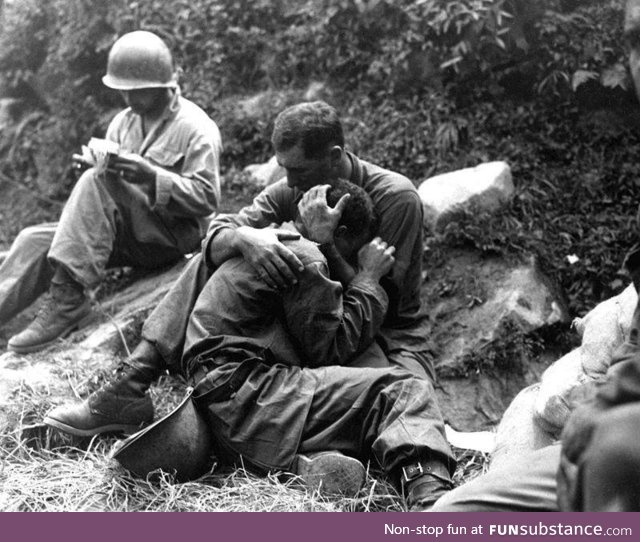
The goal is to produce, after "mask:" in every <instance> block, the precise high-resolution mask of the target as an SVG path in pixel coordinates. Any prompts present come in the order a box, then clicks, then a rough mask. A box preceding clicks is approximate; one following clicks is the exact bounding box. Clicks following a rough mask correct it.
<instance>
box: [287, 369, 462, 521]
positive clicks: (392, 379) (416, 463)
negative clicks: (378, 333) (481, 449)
mask: <svg viewBox="0 0 640 542" xmlns="http://www.w3.org/2000/svg"><path fill="white" fill-rule="evenodd" d="M313 374H314V375H315V379H316V385H315V390H314V395H313V401H312V403H311V406H310V409H309V413H308V415H307V420H306V423H305V426H304V432H303V435H302V440H301V444H300V448H299V452H300V453H302V454H308V453H313V452H320V451H323V450H337V451H339V452H342V453H344V454H347V455H351V456H355V457H357V458H359V459H362V460H366V459H368V458H369V457H370V456H373V457H374V458H375V459H376V460H377V462H378V463H379V464H380V466H381V467H382V469H383V470H384V471H385V473H386V474H387V475H388V476H390V478H391V480H392V481H393V482H394V483H396V484H397V485H398V486H399V487H400V489H401V490H402V491H403V493H404V495H405V498H406V500H407V505H408V507H409V508H416V509H421V508H425V507H427V506H429V505H430V504H431V503H432V502H433V501H435V500H436V498H437V497H439V496H440V495H441V494H442V493H444V492H446V491H448V490H449V489H450V488H451V474H452V473H453V470H454V468H455V459H454V457H453V454H452V452H451V449H450V447H449V444H448V443H447V441H446V438H445V434H444V424H443V422H442V417H441V415H440V411H439V409H438V406H437V404H436V402H435V394H434V390H433V386H432V385H431V383H430V382H429V381H428V380H427V379H424V378H416V377H414V376H412V375H410V374H409V373H407V372H406V371H402V370H399V369H391V370H389V369H357V368H355V369H354V368H348V367H327V368H321V369H314V370H313Z"/></svg>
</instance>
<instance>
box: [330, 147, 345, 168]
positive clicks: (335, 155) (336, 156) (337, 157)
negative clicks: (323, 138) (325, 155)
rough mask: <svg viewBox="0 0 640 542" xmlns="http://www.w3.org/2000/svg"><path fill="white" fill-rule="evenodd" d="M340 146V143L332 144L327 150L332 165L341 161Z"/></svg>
mask: <svg viewBox="0 0 640 542" xmlns="http://www.w3.org/2000/svg"><path fill="white" fill-rule="evenodd" d="M343 152H344V151H343V150H342V147H341V146H340V145H334V146H333V147H331V149H330V150H329V159H330V160H331V165H332V166H333V167H337V166H338V165H339V164H340V162H341V161H342V153H343Z"/></svg>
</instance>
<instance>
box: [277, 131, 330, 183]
mask: <svg viewBox="0 0 640 542" xmlns="http://www.w3.org/2000/svg"><path fill="white" fill-rule="evenodd" d="M276 159H277V160H278V164H280V166H282V167H283V168H284V169H285V170H286V172H287V185H288V186H289V187H290V188H298V189H299V190H302V191H303V192H306V191H307V190H309V188H311V187H313V186H317V185H319V184H327V183H329V182H330V179H332V178H333V164H332V161H331V155H330V152H327V153H326V154H325V155H323V156H319V157H317V158H307V157H306V156H305V153H304V150H303V148H302V145H301V144H300V143H298V144H297V145H296V146H295V147H291V148H290V149H288V150H286V151H282V150H278V149H276Z"/></svg>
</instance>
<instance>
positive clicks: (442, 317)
mask: <svg viewBox="0 0 640 542" xmlns="http://www.w3.org/2000/svg"><path fill="white" fill-rule="evenodd" d="M426 267H427V269H426V270H427V280H426V281H425V283H424V285H423V290H422V296H423V301H424V303H425V306H426V307H427V308H428V311H429V314H430V317H431V333H430V337H431V340H432V342H433V344H434V345H435V346H436V349H437V352H436V369H437V372H438V376H439V382H440V386H441V389H440V390H439V391H438V394H439V399H440V405H441V408H442V410H443V413H444V415H445V419H447V421H448V422H449V423H450V424H451V425H452V426H453V427H454V428H456V429H458V430H466V431H468V430H475V429H479V428H483V427H490V426H493V425H495V424H496V423H498V421H499V420H500V418H501V416H502V413H503V412H504V410H505V409H506V407H507V405H508V404H509V402H510V400H511V399H512V398H513V397H514V396H515V395H516V394H517V393H518V392H519V391H520V390H521V389H522V388H523V387H524V386H527V385H529V384H532V383H533V382H536V381H538V380H539V378H540V375H541V374H542V372H543V371H544V369H545V368H546V364H547V363H548V362H547V361H546V360H537V359H531V352H530V351H528V350H527V348H528V347H527V342H526V339H525V337H526V336H527V334H530V333H531V332H533V331H537V330H540V329H543V328H545V327H548V326H552V325H556V324H559V323H568V321H569V315H568V310H567V308H566V303H565V301H564V298H563V296H562V294H561V292H560V291H559V290H558V289H557V288H556V286H555V285H554V284H553V282H552V281H551V280H550V279H549V278H548V277H546V276H545V275H544V274H543V273H542V272H541V270H540V269H539V267H538V265H537V264H536V261H535V260H534V259H530V260H528V261H523V262H509V261H506V260H504V259H503V258H500V257H487V256H486V255H482V254H481V253H480V252H477V251H471V250H463V249H457V250H451V251H449V252H447V253H446V254H444V255H443V257H442V259H441V260H440V262H439V263H435V262H434V263H431V264H428V265H427V266H426Z"/></svg>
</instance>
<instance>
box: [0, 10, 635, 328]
mask: <svg viewBox="0 0 640 542" xmlns="http://www.w3.org/2000/svg"><path fill="white" fill-rule="evenodd" d="M622 8H623V2H622V0H606V1H603V0H599V1H598V0H592V1H589V0H537V1H536V2H528V1H526V0H453V1H449V0H447V1H445V0H393V1H392V0H301V1H298V2H288V1H285V0H173V1H170V2H166V1H161V0H138V1H129V0H112V1H110V2H102V1H100V0H4V2H3V4H2V12H1V25H2V26H1V28H0V96H4V97H10V98H11V97H12V98H18V99H20V100H21V102H20V110H21V111H22V112H23V114H22V115H21V116H20V117H19V122H17V123H15V124H9V125H8V126H6V127H5V128H4V129H3V130H2V133H0V190H2V194H3V198H2V200H1V201H0V244H2V245H4V246H8V244H9V243H10V242H11V240H12V239H13V237H14V236H15V235H16V233H17V232H18V231H19V229H20V228H22V227H24V226H26V225H28V224H31V223H36V222H40V221H43V220H53V219H55V218H56V217H57V215H58V213H59V212H60V208H61V204H62V203H63V202H64V200H65V198H66V196H67V195H68V193H69V190H70V189H71V187H72V185H73V182H74V180H75V177H74V174H73V171H72V169H71V164H70V160H69V157H70V155H71V154H72V153H73V152H76V151H77V150H78V149H79V146H80V145H81V144H82V143H84V142H85V141H86V140H87V139H88V138H89V137H90V136H100V135H103V134H104V130H105V128H106V125H107V123H108V121H109V119H110V118H111V116H112V115H113V113H114V111H115V110H116V109H118V108H119V107H121V102H120V101H119V96H118V95H117V94H116V93H114V92H112V91H110V90H109V89H107V88H105V87H104V86H103V85H102V83H101V80H100V79H101V76H102V75H103V73H104V69H105V64H106V58H107V53H108V51H109V48H110V46H111V45H112V43H113V42H114V41H115V39H116V38H117V36H118V35H121V34H122V33H124V32H127V31H130V30H134V29H138V28H143V29H148V30H152V31H154V32H156V33H158V34H159V35H161V36H162V37H163V38H164V39H166V41H167V42H168V43H169V44H170V46H171V48H172V50H173V51H174V53H175V57H176V61H177V63H178V65H179V66H180V67H181V69H182V71H183V75H182V79H181V81H182V88H183V92H184V94H185V95H186V96H188V97H189V98H191V99H192V100H194V101H195V102H197V103H199V104H200V105H201V106H203V108H204V109H205V110H206V111H207V112H208V113H209V114H210V115H211V116H212V117H213V118H214V119H215V120H216V121H217V123H218V124H219V126H220V128H221V130H222V134H223V138H224V142H225V153H224V157H223V174H225V180H226V186H227V189H228V190H231V191H233V190H234V189H235V190H236V191H238V190H240V191H241V190H242V186H241V183H240V182H238V171H240V170H241V169H242V168H243V167H244V166H245V165H247V164H249V163H254V162H259V161H263V160H266V159H267V158H268V157H269V156H270V153H271V149H270V145H269V134H270V125H271V122H272V119H273V117H274V116H275V115H276V114H277V112H278V111H279V110H280V109H282V108H283V107H284V106H286V105H288V104H289V103H291V102H293V101H297V100H299V99H300V98H301V96H302V93H303V91H304V89H306V88H308V86H309V84H310V83H321V84H322V88H323V89H325V94H326V95H327V99H328V101H330V102H332V103H333V104H334V105H336V106H337V107H338V108H339V110H340V112H341V114H342V115H343V118H344V120H345V125H346V128H347V138H348V143H349V146H350V147H351V148H352V149H353V150H355V151H356V152H357V153H358V154H359V155H361V156H362V157H364V158H367V159H371V160H373V161H375V162H376V163H379V164H382V165H384V166H387V167H389V168H392V169H394V170H397V171H400V172H403V173H405V174H406V175H408V176H409V177H410V178H412V179H413V180H414V181H415V182H416V184H417V183H419V182H420V181H422V180H424V179H425V178H427V177H429V176H430V175H432V174H436V173H440V172H445V171H450V170H453V169H456V168H460V167H464V166H471V165H476V164H477V163H479V162H481V161H486V160H497V159H499V160H506V161H508V162H509V163H510V165H511V166H512V168H513V174H514V179H515V183H516V186H517V196H516V198H515V199H514V200H513V202H512V204H511V205H510V207H509V208H507V209H506V210H505V211H504V212H502V213H501V214H500V215H499V216H497V217H493V218H489V217H487V216H482V215H474V216H469V217H466V219H465V220H464V221H461V222H459V223H456V224H453V225H451V226H450V227H449V228H448V230H447V232H446V234H445V236H444V237H443V238H440V239H438V240H435V241H434V242H445V243H448V244H450V245H451V244H454V245H455V244H472V245H475V246H477V247H479V248H480V249H482V250H484V251H492V252H499V253H505V254H518V253H523V252H527V253H534V254H536V255H537V256H538V257H539V258H540V261H541V262H542V265H543V268H544V269H545V270H546V272H547V273H548V274H549V275H551V276H554V277H556V278H557V279H558V280H559V282H560V283H561V285H562V287H563V288H564V290H565V292H566V293H567V295H568V298H569V301H570V308H571V309H572V311H573V312H574V313H575V314H577V315H581V314H583V313H584V312H586V311H587V310H588V309H589V308H591V307H593V306H594V305H595V304H596V303H597V302H598V301H600V300H602V299H605V298H607V297H610V296H611V295H613V294H616V293H618V292H619V291H620V290H621V289H622V288H623V287H624V285H625V279H624V278H623V277H621V276H620V263H621V261H622V257H623V254H624V252H625V250H626V249H627V248H628V247H629V246H630V245H631V244H632V242H633V241H634V238H635V229H634V222H633V217H634V216H635V213H636V193H637V190H638V182H639V180H638V179H639V175H638V172H639V171H640V164H639V163H638V161H637V159H636V157H637V151H638V143H639V137H638V134H640V130H639V129H638V128H639V126H638V123H639V122H640V116H639V110H638V107H637V103H636V98H635V95H634V93H633V89H632V88H631V82H630V78H629V75H628V73H627V67H626V63H625V57H624V46H623V43H622V37H621V28H622ZM259 93H260V101H259V102H258V110H257V111H256V110H255V108H254V110H253V112H252V113H249V112H247V109H246V108H243V107H239V106H238V104H239V103H240V102H241V100H242V99H243V98H247V97H249V96H253V95H256V94H259ZM232 199H233V198H232ZM569 255H576V256H578V258H580V260H579V262H578V263H576V264H571V263H570V262H569V260H568V259H567V256H569Z"/></svg>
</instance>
